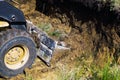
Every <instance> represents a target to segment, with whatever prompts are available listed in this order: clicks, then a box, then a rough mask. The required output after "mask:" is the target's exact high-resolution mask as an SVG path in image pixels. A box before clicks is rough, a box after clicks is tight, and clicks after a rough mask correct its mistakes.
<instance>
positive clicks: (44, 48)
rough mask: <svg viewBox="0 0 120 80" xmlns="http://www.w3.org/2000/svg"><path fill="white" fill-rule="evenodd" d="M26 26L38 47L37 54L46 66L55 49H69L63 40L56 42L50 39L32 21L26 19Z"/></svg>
mask: <svg viewBox="0 0 120 80" xmlns="http://www.w3.org/2000/svg"><path fill="white" fill-rule="evenodd" d="M27 27H28V29H27V31H28V32H29V33H30V35H31V36H32V37H33V39H34V40H35V42H36V45H37V49H38V52H37V55H38V56H39V57H40V59H42V60H43V61H44V62H45V63H46V64H47V65H48V66H50V60H51V58H52V55H53V53H54V50H55V49H61V50H66V49H69V48H67V47H66V45H65V43H64V42H58V41H55V40H53V39H51V38H50V37H48V35H47V34H46V33H45V32H44V31H42V30H41V29H39V28H38V27H36V26H35V25H33V23H32V22H30V21H27Z"/></svg>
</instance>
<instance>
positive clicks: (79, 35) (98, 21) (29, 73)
mask: <svg viewBox="0 0 120 80" xmlns="http://www.w3.org/2000/svg"><path fill="white" fill-rule="evenodd" d="M37 1H38V0H37ZM18 2H19V3H20V5H15V6H16V7H18V8H19V9H21V10H22V11H23V12H24V14H25V16H26V18H27V19H29V20H31V21H32V22H33V23H34V24H35V25H37V26H39V27H41V28H43V30H45V31H48V34H49V35H50V36H51V37H52V38H53V39H56V40H62V41H65V42H66V43H67V44H69V45H70V46H71V50H70V51H56V52H55V54H54V56H53V59H52V61H51V65H52V66H51V67H47V66H45V65H44V64H43V63H42V62H41V61H40V60H39V59H36V61H35V63H34V64H33V67H32V69H30V70H29V69H26V70H25V74H22V75H18V76H16V77H13V78H11V79H10V80H21V79H25V80H30V79H34V80H48V79H49V80H57V79H58V75H57V74H58V73H56V72H60V71H61V72H63V73H65V72H66V74H68V73H67V72H68V71H70V70H71V69H74V67H75V66H76V63H77V64H78V65H83V64H84V63H82V62H85V63H86V64H87V65H91V64H92V63H93V62H94V63H96V64H98V65H100V66H103V65H104V63H105V62H107V59H106V56H108V55H109V56H110V57H111V58H112V57H114V58H115V59H116V61H117V60H118V63H119V60H120V59H119V50H120V30H119V29H120V28H119V24H118V23H116V20H117V19H115V18H116V17H117V16H116V14H114V12H111V11H109V10H108V9H107V8H105V9H103V10H102V11H99V12H98V11H96V10H93V9H89V8H87V7H85V6H84V5H82V4H81V3H62V4H57V5H53V4H49V3H43V2H42V0H41V1H40V0H39V3H38V2H37V3H36V1H35V0H28V1H23V0H22V1H18ZM36 4H37V6H36ZM70 4H71V5H70ZM73 6H74V7H73ZM35 9H37V10H39V12H38V11H36V10H35ZM42 26H43V27H42ZM46 26H47V29H46ZM51 27H52V28H51ZM111 62H112V60H111ZM66 70H67V71H66ZM63 73H62V74H63ZM83 74H84V73H83ZM51 75H52V76H51ZM63 75H64V74H63ZM60 80H62V79H60Z"/></svg>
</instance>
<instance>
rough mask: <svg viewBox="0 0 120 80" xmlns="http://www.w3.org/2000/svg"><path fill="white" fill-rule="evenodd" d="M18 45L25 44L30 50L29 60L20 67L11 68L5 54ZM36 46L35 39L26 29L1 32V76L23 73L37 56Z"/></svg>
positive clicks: (7, 76)
mask: <svg viewBox="0 0 120 80" xmlns="http://www.w3.org/2000/svg"><path fill="white" fill-rule="evenodd" d="M16 45H25V46H27V48H28V50H29V58H28V60H27V62H26V63H25V64H24V65H23V66H21V67H20V68H19V69H15V70H13V69H9V68H8V67H7V66H6V65H5V62H4V58H5V54H6V53H7V51H8V50H9V49H11V48H12V47H14V46H16ZM36 56H37V55H36V47H35V43H34V41H33V39H32V38H31V37H30V36H29V34H28V33H27V32H26V31H22V30H16V29H11V30H7V31H4V32H0V76H2V77H6V78H9V77H12V76H16V75H17V74H19V73H22V72H23V71H24V69H25V68H27V67H30V66H31V65H32V63H33V62H34V60H35V58H36Z"/></svg>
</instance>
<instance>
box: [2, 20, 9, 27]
mask: <svg viewBox="0 0 120 80" xmlns="http://www.w3.org/2000/svg"><path fill="white" fill-rule="evenodd" d="M7 26H9V23H8V22H6V21H0V27H7Z"/></svg>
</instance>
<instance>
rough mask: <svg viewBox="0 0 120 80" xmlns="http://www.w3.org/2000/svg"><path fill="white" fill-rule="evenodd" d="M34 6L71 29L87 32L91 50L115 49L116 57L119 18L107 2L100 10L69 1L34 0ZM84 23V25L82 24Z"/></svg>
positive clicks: (118, 48) (118, 39)
mask: <svg viewBox="0 0 120 80" xmlns="http://www.w3.org/2000/svg"><path fill="white" fill-rule="evenodd" d="M36 6H37V7H36V10H38V11H40V12H42V13H44V14H45V15H47V16H50V17H55V18H58V19H60V20H61V22H62V23H65V24H69V26H70V27H72V29H76V30H79V34H80V35H81V34H83V33H84V32H85V33H87V34H88V37H90V41H92V44H93V47H94V49H92V50H93V52H98V51H99V49H101V48H103V47H108V48H109V50H113V49H115V52H114V57H115V59H116V60H117V59H118V57H119V52H120V27H119V20H118V14H116V12H115V11H110V6H109V4H108V5H106V6H104V7H102V9H101V10H100V11H98V10H96V9H95V7H94V9H91V8H89V7H85V6H84V5H83V4H82V3H79V2H70V1H64V2H59V1H58V2H55V3H50V2H46V1H44V0H41V1H40V0H36ZM84 24H85V25H86V26H83V25H84ZM71 33H72V31H71ZM96 55H97V54H95V56H96Z"/></svg>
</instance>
